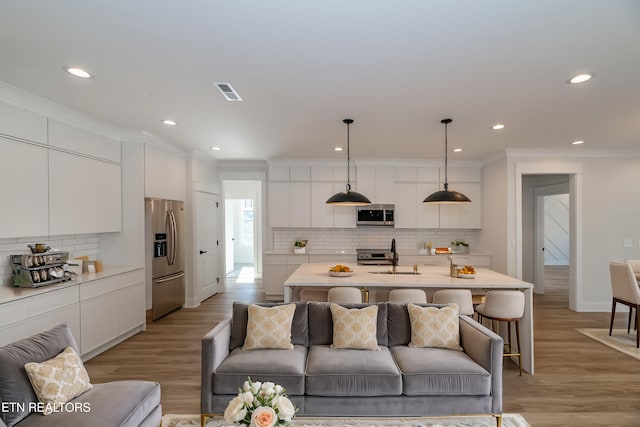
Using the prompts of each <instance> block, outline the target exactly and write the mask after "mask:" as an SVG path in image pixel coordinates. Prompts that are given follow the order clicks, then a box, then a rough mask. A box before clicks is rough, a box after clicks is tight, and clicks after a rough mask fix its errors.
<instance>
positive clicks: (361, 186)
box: [354, 166, 395, 204]
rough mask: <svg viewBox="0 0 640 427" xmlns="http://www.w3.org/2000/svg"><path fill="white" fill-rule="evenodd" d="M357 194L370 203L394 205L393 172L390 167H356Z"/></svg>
mask: <svg viewBox="0 0 640 427" xmlns="http://www.w3.org/2000/svg"><path fill="white" fill-rule="evenodd" d="M356 176H357V184H358V185H357V187H354V189H356V188H357V189H356V191H357V192H358V193H361V194H363V195H365V196H366V197H367V198H368V199H369V200H371V203H385V204H387V203H394V199H395V197H394V193H393V192H394V184H395V170H394V168H393V167H392V166H358V169H357V172H356Z"/></svg>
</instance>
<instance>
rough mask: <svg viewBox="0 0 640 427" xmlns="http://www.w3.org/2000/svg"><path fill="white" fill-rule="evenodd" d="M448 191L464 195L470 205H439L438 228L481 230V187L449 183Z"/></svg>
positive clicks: (476, 184) (472, 184)
mask: <svg viewBox="0 0 640 427" xmlns="http://www.w3.org/2000/svg"><path fill="white" fill-rule="evenodd" d="M449 189H451V190H455V191H459V192H460V193H462V194H464V195H465V196H467V197H468V198H469V199H471V203H460V204H457V205H440V228H482V185H481V184H480V183H475V182H473V183H469V182H467V183H450V184H449Z"/></svg>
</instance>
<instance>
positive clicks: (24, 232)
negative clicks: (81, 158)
mask: <svg viewBox="0 0 640 427" xmlns="http://www.w3.org/2000/svg"><path fill="white" fill-rule="evenodd" d="M0 105H1V104H0ZM47 158H48V156H47V149H46V148H45V147H39V146H35V145H32V144H27V143H23V142H17V141H12V140H9V139H5V138H2V137H0V181H2V183H3V184H2V186H0V199H1V200H2V204H1V205H0V218H2V221H0V238H5V237H29V236H46V235H48V234H49V215H48V214H49V192H48V179H49V176H48V173H47V171H48V160H47Z"/></svg>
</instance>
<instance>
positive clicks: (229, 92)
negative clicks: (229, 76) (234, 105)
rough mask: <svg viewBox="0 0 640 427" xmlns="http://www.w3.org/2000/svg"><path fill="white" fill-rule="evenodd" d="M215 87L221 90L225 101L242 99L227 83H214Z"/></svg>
mask: <svg viewBox="0 0 640 427" xmlns="http://www.w3.org/2000/svg"><path fill="white" fill-rule="evenodd" d="M215 85H216V87H217V88H218V89H219V90H220V92H222V94H223V95H224V97H225V98H227V101H242V98H240V95H238V92H236V91H235V89H233V88H232V87H231V85H230V84H229V83H216V84H215Z"/></svg>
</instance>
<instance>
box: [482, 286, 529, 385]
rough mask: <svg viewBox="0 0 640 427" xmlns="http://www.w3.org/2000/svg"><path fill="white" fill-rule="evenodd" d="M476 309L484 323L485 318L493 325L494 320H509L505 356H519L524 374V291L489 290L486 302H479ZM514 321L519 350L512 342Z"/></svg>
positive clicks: (519, 363) (520, 366)
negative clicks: (522, 333) (522, 350)
mask: <svg viewBox="0 0 640 427" xmlns="http://www.w3.org/2000/svg"><path fill="white" fill-rule="evenodd" d="M476 311H477V312H478V320H479V321H480V323H482V319H483V318H487V319H490V320H491V323H492V326H493V325H494V322H507V342H506V343H505V347H506V352H505V353H504V356H505V357H511V356H518V365H519V368H520V375H522V353H521V350H520V348H521V347H520V319H522V317H523V316H524V293H522V292H520V291H501V290H497V291H496V290H491V291H488V292H487V299H486V302H485V303H484V304H479V305H478V306H477V307H476ZM512 322H513V323H515V327H516V345H517V352H515V350H514V348H513V346H512V344H511V323H512ZM494 329H495V328H494Z"/></svg>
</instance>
